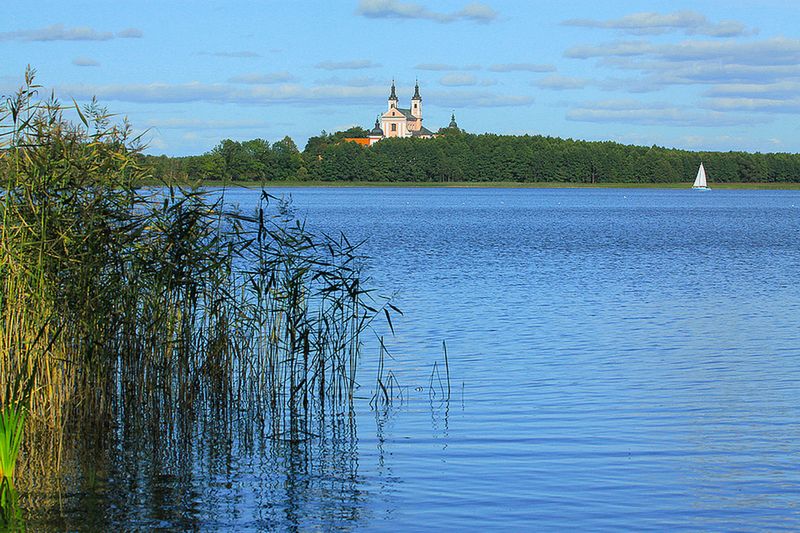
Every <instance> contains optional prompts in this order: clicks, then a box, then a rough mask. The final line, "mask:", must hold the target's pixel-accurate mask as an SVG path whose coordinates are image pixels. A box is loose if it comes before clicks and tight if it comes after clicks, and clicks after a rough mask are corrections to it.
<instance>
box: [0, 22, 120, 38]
mask: <svg viewBox="0 0 800 533" xmlns="http://www.w3.org/2000/svg"><path fill="white" fill-rule="evenodd" d="M126 31H127V30H126ZM113 38H114V34H113V33H111V32H110V31H97V30H95V29H93V28H90V27H88V26H79V27H75V28H68V27H66V26H64V25H63V24H53V25H52V26H47V27H45V28H38V29H33V30H18V31H6V32H0V41H108V40H110V39H113Z"/></svg>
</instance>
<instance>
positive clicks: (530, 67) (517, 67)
mask: <svg viewBox="0 0 800 533" xmlns="http://www.w3.org/2000/svg"><path fill="white" fill-rule="evenodd" d="M489 70H491V71H492V72H555V70H556V67H554V66H553V65H542V64H538V63H501V64H497V65H491V66H490V67H489Z"/></svg>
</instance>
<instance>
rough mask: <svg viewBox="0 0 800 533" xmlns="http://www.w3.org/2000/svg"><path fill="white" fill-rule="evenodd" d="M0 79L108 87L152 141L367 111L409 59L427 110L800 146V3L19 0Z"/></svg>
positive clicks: (695, 139) (381, 106) (178, 149)
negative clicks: (33, 72)
mask: <svg viewBox="0 0 800 533" xmlns="http://www.w3.org/2000/svg"><path fill="white" fill-rule="evenodd" d="M10 4H11V5H6V9H4V12H5V15H4V17H3V18H2V20H0V56H1V57H2V58H3V61H2V63H0V92H1V93H3V94H8V93H9V92H10V91H12V90H13V89H14V87H16V86H17V85H18V84H19V81H20V80H21V77H22V73H23V72H24V69H25V66H26V65H28V64H30V65H32V66H33V67H35V68H36V69H37V71H38V81H39V82H40V83H41V84H43V85H45V86H46V87H48V88H53V89H55V90H56V92H57V94H58V95H59V96H60V97H61V98H62V100H65V101H69V98H70V97H74V98H75V99H76V100H78V101H79V102H83V101H87V100H88V99H89V98H91V96H92V95H96V96H97V97H98V99H99V100H100V102H101V103H103V104H106V105H107V106H108V107H109V109H110V110H111V111H112V112H115V113H118V114H120V115H126V116H128V117H129V119H130V120H131V122H132V123H133V124H134V126H135V127H136V128H138V129H139V130H140V131H141V130H145V129H146V130H148V131H147V134H146V136H147V139H148V140H149V144H150V146H149V148H148V152H149V153H166V154H170V155H189V154H199V153H202V152H205V151H207V150H209V149H211V148H213V147H214V146H215V145H216V144H217V143H218V142H219V141H220V140H221V139H224V138H232V139H238V140H245V139H252V138H256V137H259V138H264V139H267V140H269V141H275V140H278V139H280V138H282V137H283V136H284V135H290V136H291V137H292V138H294V139H295V141H296V142H297V144H298V145H299V146H300V148H302V147H303V146H304V145H305V142H306V140H307V138H308V137H309V136H311V135H316V134H318V133H319V132H320V131H321V130H327V131H335V130H339V129H344V128H347V127H349V126H352V125H361V126H363V127H367V128H370V127H371V126H372V124H373V123H374V120H375V116H376V115H377V114H378V113H380V112H383V111H384V110H385V106H386V98H387V96H388V90H389V85H390V83H391V80H392V79H393V78H394V79H396V81H397V89H398V96H399V97H400V103H401V105H406V106H407V105H408V100H409V99H410V97H411V95H412V93H413V85H414V80H415V78H419V83H420V89H421V93H422V97H423V103H424V125H425V126H426V127H428V128H429V129H432V130H436V129H438V128H439V127H441V126H445V125H446V124H447V123H448V122H449V118H450V113H451V111H455V113H456V116H457V119H458V122H459V125H460V126H461V127H462V128H464V129H466V130H467V131H470V132H474V133H482V132H495V133H505V134H523V133H529V134H542V135H552V136H559V137H571V138H574V139H588V140H614V141H619V142H624V143H633V144H642V145H652V144H657V145H663V146H674V147H679V148H687V149H709V150H722V151H727V150H747V151H762V152H772V151H780V152H800V120H798V114H799V113H800V2H795V1H789V0H786V1H775V0H760V1H758V2H755V1H738V2H737V1H735V0H729V1H716V0H713V1H697V0H695V1H691V2H687V1H682V0H671V1H664V2H661V1H651V2H646V1H635V2H634V1H624V0H623V1H614V2H597V1H584V0H573V1H570V2H550V1H524V0H481V1H470V0H438V1H436V2H432V1H411V0H336V1H332V0H325V1H308V2H275V1H262V2H239V1H226V2H197V1H160V2H151V1H139V2H136V1H134V2H124V3H123V2H116V1H92V2H90V1H77V2H63V1H60V2H50V1H38V2H18V1H17V0H12V1H11V3H10Z"/></svg>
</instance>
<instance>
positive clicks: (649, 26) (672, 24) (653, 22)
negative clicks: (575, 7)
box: [562, 11, 752, 37]
mask: <svg viewBox="0 0 800 533" xmlns="http://www.w3.org/2000/svg"><path fill="white" fill-rule="evenodd" d="M562 24H564V25H565V26H579V27H584V28H602V29H611V30H619V31H622V32H624V33H629V34H633V35H659V34H663V33H669V32H673V31H681V32H683V33H685V34H686V35H708V36H710V37H738V36H741V35H747V34H749V33H752V32H751V31H749V30H747V28H746V27H745V25H744V24H742V23H740V22H736V21H722V22H719V23H711V22H709V21H708V19H707V18H706V17H705V16H704V15H702V14H700V13H698V12H696V11H676V12H674V13H634V14H632V15H627V16H624V17H621V18H618V19H610V20H596V19H570V20H565V21H564V22H563V23H562Z"/></svg>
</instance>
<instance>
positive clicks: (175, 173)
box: [143, 127, 800, 183]
mask: <svg viewBox="0 0 800 533" xmlns="http://www.w3.org/2000/svg"><path fill="white" fill-rule="evenodd" d="M367 133H368V132H367V131H366V130H364V129H363V128H359V127H356V128H351V129H349V130H346V131H340V132H336V133H326V132H324V131H323V132H322V133H321V134H320V135H318V136H315V137H311V138H310V139H309V140H308V143H307V144H306V146H305V148H304V149H303V151H302V152H301V151H300V150H299V149H298V147H297V145H296V144H295V143H294V141H293V140H292V139H291V138H290V137H288V136H287V137H284V138H283V139H282V140H280V141H277V142H275V143H272V144H270V143H269V142H268V141H265V140H263V139H253V140H250V141H244V142H238V141H233V140H230V139H226V140H224V141H222V142H220V144H218V145H217V146H216V147H214V149H212V150H211V151H209V152H207V153H205V154H203V155H199V156H189V157H167V156H143V157H144V158H145V160H146V162H147V163H149V164H150V165H151V166H152V168H153V170H154V172H155V174H156V176H157V177H160V178H162V179H166V180H170V179H173V178H178V177H188V178H189V179H190V180H193V181H210V180H224V181H228V180H231V181H251V182H264V181H374V182H389V181H406V182H453V181H468V182H563V183H671V182H686V181H691V180H692V179H693V178H694V175H695V173H696V172H697V167H698V166H699V165H700V162H703V163H704V165H705V167H706V171H707V172H708V176H709V181H710V182H712V183H713V182H799V181H800V154H789V153H748V152H692V151H687V150H678V149H674V148H663V147H658V146H651V147H646V146H633V145H624V144H619V143H616V142H610V141H609V142H593V141H592V142H590V141H576V140H572V139H562V138H557V137H546V136H541V135H522V136H515V135H495V134H488V133H487V134H480V135H476V134H470V133H466V132H463V131H461V130H459V129H456V128H452V129H450V128H445V129H442V130H439V133H440V134H441V135H440V136H438V137H436V138H434V139H415V138H406V139H384V140H382V141H380V142H378V143H376V144H374V145H373V146H371V147H364V146H360V145H357V144H356V143H352V142H347V141H345V140H344V139H345V138H348V137H366V136H367Z"/></svg>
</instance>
